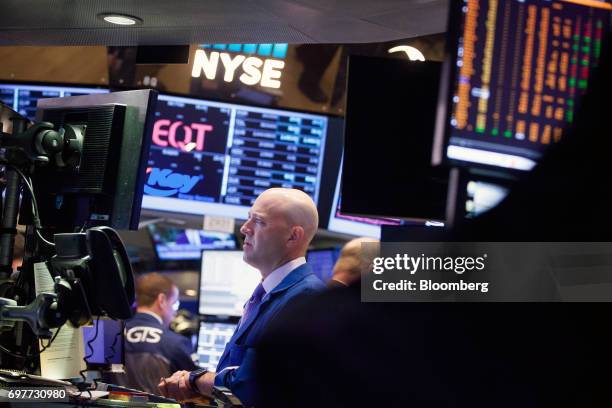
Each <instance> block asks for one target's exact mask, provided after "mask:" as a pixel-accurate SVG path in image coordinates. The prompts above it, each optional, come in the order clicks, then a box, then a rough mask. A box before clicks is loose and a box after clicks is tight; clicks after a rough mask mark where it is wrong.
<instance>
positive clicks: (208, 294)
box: [198, 251, 261, 317]
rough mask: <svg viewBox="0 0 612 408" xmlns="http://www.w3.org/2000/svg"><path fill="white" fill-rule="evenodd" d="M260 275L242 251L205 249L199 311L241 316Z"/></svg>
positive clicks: (258, 281) (210, 313) (259, 280)
mask: <svg viewBox="0 0 612 408" xmlns="http://www.w3.org/2000/svg"><path fill="white" fill-rule="evenodd" d="M260 282H261V274H260V273H259V271H258V270H257V269H255V268H253V267H252V266H250V265H248V264H247V263H246V262H244V261H243V260H242V251H204V252H203V253H202V272H201V274H200V301H199V308H198V313H199V314H201V315H214V316H234V317H239V316H242V311H243V307H244V304H245V303H246V301H247V300H249V298H250V297H251V295H252V294H253V290H255V287H256V286H257V285H258V284H259V283H260Z"/></svg>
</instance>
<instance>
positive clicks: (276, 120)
mask: <svg viewBox="0 0 612 408" xmlns="http://www.w3.org/2000/svg"><path fill="white" fill-rule="evenodd" d="M327 128H328V119H327V117H325V116H321V115H313V114H308V113H301V112H293V111H284V110H277V109H267V108H257V107H252V106H243V105H235V104H228V103H221V102H212V101H205V100H200V99H189V98H183V97H176V96H168V95H162V96H160V98H159V103H158V109H157V112H156V119H155V126H154V129H153V135H152V147H151V153H150V156H149V162H148V168H147V172H148V177H147V180H146V184H145V197H144V200H143V208H147V209H151V210H159V211H173V212H179V213H188V214H210V215H221V216H229V217H234V218H240V219H246V218H247V212H248V209H249V208H250V206H251V205H252V203H253V201H254V200H255V198H256V197H257V196H258V195H259V194H260V193H261V192H263V191H264V190H266V189H268V188H270V187H289V188H297V189H300V190H303V191H305V192H306V193H308V194H309V195H310V196H311V197H312V198H313V199H314V201H315V202H318V198H319V189H320V180H321V173H322V168H323V158H324V151H325V141H326V135H327Z"/></svg>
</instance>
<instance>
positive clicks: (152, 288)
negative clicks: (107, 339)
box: [123, 273, 196, 393]
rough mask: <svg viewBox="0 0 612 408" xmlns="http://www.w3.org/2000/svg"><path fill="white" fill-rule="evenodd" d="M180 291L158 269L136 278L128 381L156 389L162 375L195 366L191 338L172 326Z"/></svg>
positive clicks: (127, 343)
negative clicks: (134, 311) (175, 331)
mask: <svg viewBox="0 0 612 408" xmlns="http://www.w3.org/2000/svg"><path fill="white" fill-rule="evenodd" d="M178 296H179V291H178V288H177V287H176V286H175V285H174V284H173V283H172V281H171V280H170V279H169V278H167V277H166V276H163V275H161V274H159V273H147V274H145V275H141V276H140V277H139V278H138V279H137V281H136V304H137V308H136V314H135V315H134V317H133V318H132V319H130V320H128V321H127V322H126V327H125V352H126V372H127V381H126V384H123V385H127V386H130V387H131V388H137V389H142V390H143V391H147V392H151V393H156V392H157V383H158V382H159V379H160V378H161V377H164V376H167V375H170V374H171V373H173V372H175V371H177V370H193V369H195V368H196V366H195V364H194V362H193V360H192V359H191V354H192V347H191V342H190V341H189V339H188V338H186V337H184V336H181V335H179V334H176V333H174V332H172V331H170V330H169V328H168V327H169V325H170V322H171V321H172V319H173V318H174V316H175V315H176V311H177V310H178V306H179V300H178Z"/></svg>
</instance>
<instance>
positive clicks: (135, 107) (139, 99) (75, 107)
mask: <svg viewBox="0 0 612 408" xmlns="http://www.w3.org/2000/svg"><path fill="white" fill-rule="evenodd" d="M156 100H157V92H155V91H152V90H136V91H127V92H116V93H110V94H94V95H83V96H70V97H64V98H49V99H39V100H38V108H37V113H36V121H37V122H43V121H45V122H51V123H52V124H53V125H54V128H55V130H60V129H64V130H66V135H69V136H65V138H66V137H70V138H71V143H72V142H75V143H74V144H75V145H80V146H81V151H80V154H78V155H72V156H71V159H70V160H75V162H74V163H72V165H70V166H66V167H62V166H60V165H49V166H48V167H47V168H45V170H44V171H36V172H35V173H34V177H33V184H34V191H35V193H36V196H37V201H38V204H39V207H40V214H41V221H42V225H43V226H44V227H46V228H50V229H54V230H55V232H62V231H63V232H72V231H73V230H74V228H75V227H92V226H99V225H106V226H111V227H113V228H117V229H128V228H130V229H137V228H138V219H139V217H140V204H141V201H142V188H143V187H142V186H143V184H144V183H143V181H144V177H145V169H146V159H145V158H146V157H147V156H148V152H149V138H148V137H147V136H148V135H149V134H150V129H151V125H152V119H153V112H154V111H155V103H156ZM64 161H67V159H66V158H64Z"/></svg>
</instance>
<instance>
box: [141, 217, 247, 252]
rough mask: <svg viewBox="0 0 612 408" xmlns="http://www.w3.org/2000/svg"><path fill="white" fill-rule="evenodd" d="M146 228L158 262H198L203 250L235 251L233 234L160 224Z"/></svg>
mask: <svg viewBox="0 0 612 408" xmlns="http://www.w3.org/2000/svg"><path fill="white" fill-rule="evenodd" d="M147 228H148V230H149V234H150V236H151V240H152V242H153V248H154V249H155V253H156V254H157V259H158V260H160V261H187V260H199V259H200V257H201V256H202V251H203V250H222V249H236V239H235V237H234V234H228V233H225V232H214V231H204V230H197V229H189V228H187V229H184V228H175V227H171V226H168V225H160V224H149V225H147Z"/></svg>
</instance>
